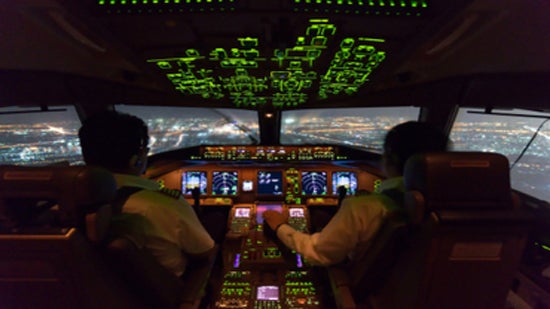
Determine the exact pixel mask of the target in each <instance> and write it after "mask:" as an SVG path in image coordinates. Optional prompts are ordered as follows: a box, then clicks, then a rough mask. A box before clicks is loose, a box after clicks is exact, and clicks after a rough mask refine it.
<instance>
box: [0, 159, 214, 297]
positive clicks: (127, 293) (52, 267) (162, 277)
mask: <svg viewBox="0 0 550 309" xmlns="http://www.w3.org/2000/svg"><path fill="white" fill-rule="evenodd" d="M116 194H117V187H116V182H115V180H114V177H113V175H112V174H111V173H109V172H108V171H106V170H104V169H101V168H94V167H87V166H70V167H59V166H51V167H16V166H0V295H2V300H1V301H0V302H1V304H2V307H3V308H152V307H155V308H198V307H199V305H200V303H201V299H202V297H203V296H204V293H205V287H206V283H207V281H208V278H209V275H210V271H211V268H212V266H213V262H214V260H213V259H214V257H212V258H211V259H209V260H208V261H204V262H200V264H199V265H190V266H189V267H188V271H187V272H186V274H185V275H184V277H183V279H182V278H178V277H176V276H175V275H174V274H172V273H171V272H169V271H168V270H166V269H165V268H164V267H162V266H161V265H160V264H159V263H158V262H157V261H156V259H155V258H154V257H153V256H152V255H151V254H149V253H148V252H146V251H145V250H143V249H142V248H141V247H139V246H136V244H135V243H133V242H132V241H131V238H129V237H127V236H126V235H113V234H112V233H111V229H110V223H111V219H112V216H113V210H112V205H111V201H113V198H114V197H115V196H116Z"/></svg>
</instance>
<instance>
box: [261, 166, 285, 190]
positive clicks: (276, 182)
mask: <svg viewBox="0 0 550 309" xmlns="http://www.w3.org/2000/svg"><path fill="white" fill-rule="evenodd" d="M258 194H273V195H281V194H283V172H281V171H259V172H258Z"/></svg>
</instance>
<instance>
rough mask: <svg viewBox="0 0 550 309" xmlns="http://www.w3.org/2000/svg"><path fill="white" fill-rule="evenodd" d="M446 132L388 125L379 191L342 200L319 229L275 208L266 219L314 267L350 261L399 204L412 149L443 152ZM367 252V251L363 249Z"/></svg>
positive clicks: (422, 125) (411, 125)
mask: <svg viewBox="0 0 550 309" xmlns="http://www.w3.org/2000/svg"><path fill="white" fill-rule="evenodd" d="M447 145H448V139H447V136H446V135H445V134H443V133H442V132H440V131H439V130H436V129H435V128H433V127H431V126H429V125H428V124H426V123H422V122H415V121H410V122H406V123H402V124H400V125H397V126H395V127H394V128H393V129H391V130H390V131H389V132H388V134H387V135H386V137H385V140H384V154H383V156H382V165H383V171H384V173H385V175H386V176H387V178H386V179H385V180H384V181H383V182H382V183H381V185H380V188H379V190H378V192H375V193H373V194H369V195H361V196H355V197H350V198H346V199H344V200H343V202H342V205H341V207H340V208H339V209H338V211H337V212H336V214H335V215H334V217H332V219H331V220H330V221H329V222H328V223H327V225H326V226H325V227H324V228H323V229H322V230H321V231H320V232H317V233H313V234H305V233H302V232H299V231H297V230H295V229H294V228H292V227H291V226H290V225H288V224H286V222H287V221H286V217H285V216H284V215H283V214H281V213H279V212H277V211H273V210H270V211H266V212H265V213H264V214H263V216H264V219H265V222H266V223H267V224H268V225H269V227H270V228H271V229H273V230H274V231H275V233H276V235H277V238H279V240H281V242H282V243H283V244H285V245H286V246H287V247H289V248H290V249H292V250H295V251H296V252H298V253H300V254H301V255H302V256H303V257H304V258H305V260H306V261H308V262H309V263H310V264H313V265H323V266H328V265H332V264H337V263H339V262H342V261H344V260H345V259H346V258H350V259H353V258H354V255H357V254H358V253H359V252H361V251H359V246H358V245H359V244H361V248H362V250H365V247H364V246H367V247H366V248H367V249H366V252H368V246H370V243H371V241H372V239H373V238H374V235H375V234H376V232H377V231H378V229H379V228H380V226H381V224H382V222H383V219H384V218H385V216H386V215H387V214H388V212H389V211H390V210H391V209H395V207H399V205H402V202H403V201H402V199H403V192H404V184H403V177H402V175H403V169H404V165H405V162H406V161H407V159H408V158H409V157H411V156H412V155H414V154H416V153H422V152H437V151H445V150H447ZM362 252H365V251H362Z"/></svg>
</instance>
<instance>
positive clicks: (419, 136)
mask: <svg viewBox="0 0 550 309" xmlns="http://www.w3.org/2000/svg"><path fill="white" fill-rule="evenodd" d="M448 144H449V139H448V138H447V136H446V135H445V134H444V133H443V132H442V131H440V130H438V129H437V128H435V127H433V126H431V125H429V124H427V123H425V122H417V121H409V122H405V123H402V124H399V125H397V126H395V127H393V128H392V129H391V130H390V131H389V132H388V134H387V135H386V138H385V140H384V154H385V155H386V156H389V157H390V158H389V159H390V160H392V163H393V164H394V165H395V166H396V167H397V168H399V171H401V172H403V168H404V166H405V162H407V160H408V159H409V158H410V157H411V156H412V155H414V154H417V153H423V152H440V151H446V150H447V147H448Z"/></svg>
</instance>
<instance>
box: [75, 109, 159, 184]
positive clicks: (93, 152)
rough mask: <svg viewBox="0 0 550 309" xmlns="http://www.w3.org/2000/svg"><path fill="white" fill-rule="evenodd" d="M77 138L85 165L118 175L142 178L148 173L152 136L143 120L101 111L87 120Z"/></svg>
mask: <svg viewBox="0 0 550 309" xmlns="http://www.w3.org/2000/svg"><path fill="white" fill-rule="evenodd" d="M78 136H79V137H80V145H81V147H82V155H83V156H84V161H85V162H86V164H88V165H96V166H101V167H104V168H107V169H109V170H110V171H112V172H116V173H126V174H134V175H140V174H142V173H143V172H144V171H145V167H146V164H147V152H148V151H149V148H148V147H147V144H148V143H149V135H148V133H147V125H146V124H145V123H144V122H143V120H141V119H140V118H138V117H135V116H132V115H128V114H123V113H119V112H115V111H106V112H101V113H98V114H95V115H92V116H91V117H89V118H87V119H86V120H85V121H84V123H83V125H82V127H81V128H80V131H79V132H78Z"/></svg>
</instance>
